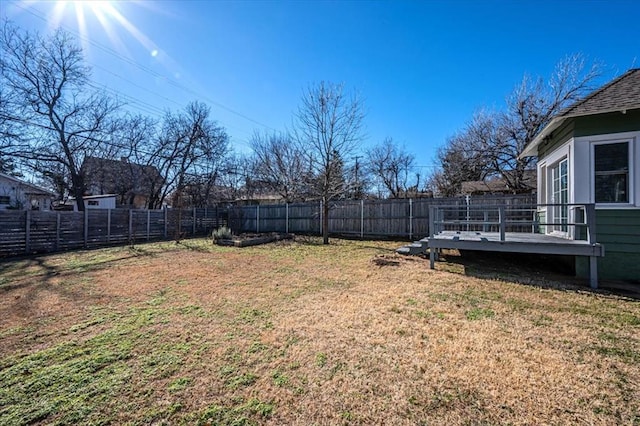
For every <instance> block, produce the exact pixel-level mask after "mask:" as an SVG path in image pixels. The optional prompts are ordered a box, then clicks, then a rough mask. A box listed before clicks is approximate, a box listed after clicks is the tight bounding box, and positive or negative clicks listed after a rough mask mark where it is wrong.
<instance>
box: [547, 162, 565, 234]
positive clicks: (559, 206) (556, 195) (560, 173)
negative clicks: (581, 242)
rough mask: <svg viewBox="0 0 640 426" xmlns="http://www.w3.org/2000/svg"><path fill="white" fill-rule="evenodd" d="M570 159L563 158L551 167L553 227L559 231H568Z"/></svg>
mask: <svg viewBox="0 0 640 426" xmlns="http://www.w3.org/2000/svg"><path fill="white" fill-rule="evenodd" d="M568 169H569V167H568V161H567V159H566V158H565V159H563V160H562V161H560V162H559V163H558V164H556V165H555V166H553V168H552V169H551V181H552V188H551V192H552V198H551V201H552V202H553V204H555V206H554V207H553V216H552V217H553V224H554V226H553V229H554V231H559V232H568V230H569V229H568V226H567V225H566V224H567V223H568V222H569V209H568V206H567V203H568V202H569V173H568Z"/></svg>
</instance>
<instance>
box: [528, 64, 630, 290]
mask: <svg viewBox="0 0 640 426" xmlns="http://www.w3.org/2000/svg"><path fill="white" fill-rule="evenodd" d="M521 156H522V157H526V156H537V157H538V166H537V167H538V203H539V204H558V203H569V204H572V203H593V204H595V207H596V241H597V242H599V243H601V244H602V245H603V246H604V249H605V256H604V257H602V258H599V259H598V276H599V278H601V279H620V280H632V281H640V68H636V69H631V70H629V71H627V72H626V73H624V74H623V75H621V76H620V77H618V78H616V79H615V80H613V81H611V82H609V83H608V84H606V85H605V86H603V87H601V88H600V89H598V90H596V91H594V92H593V93H591V94H590V95H589V96H587V97H585V98H584V99H583V100H581V101H579V102H577V103H576V104H574V105H572V106H571V107H570V108H568V109H566V110H565V111H563V112H562V113H560V114H559V115H557V116H556V117H554V118H553V119H552V121H551V122H550V123H549V124H548V125H547V126H546V127H545V128H544V129H543V130H542V131H541V132H540V133H539V134H538V135H537V136H536V138H535V139H534V140H533V141H532V142H531V143H530V144H529V145H528V146H527V147H526V148H525V150H524V151H523V153H522V154H521ZM539 213H540V216H541V217H542V218H545V219H546V222H548V223H551V222H554V223H558V222H561V221H563V220H565V221H568V222H572V219H576V218H575V217H572V215H576V214H579V213H576V212H574V211H570V209H567V208H558V207H548V208H544V207H542V208H540V212H539ZM570 228H571V227H568V228H567V227H564V228H562V227H554V226H546V227H544V228H543V232H545V233H555V234H562V233H564V236H565V237H566V238H574V237H575V235H573V234H574V233H575V232H579V231H574V230H572V229H570ZM576 272H577V274H578V275H579V276H586V275H587V274H588V261H587V259H585V258H579V257H577V258H576Z"/></svg>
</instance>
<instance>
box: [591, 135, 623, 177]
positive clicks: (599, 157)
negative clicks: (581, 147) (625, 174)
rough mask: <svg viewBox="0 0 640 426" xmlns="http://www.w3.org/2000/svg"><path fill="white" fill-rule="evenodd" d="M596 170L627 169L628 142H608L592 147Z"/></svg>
mask: <svg viewBox="0 0 640 426" xmlns="http://www.w3.org/2000/svg"><path fill="white" fill-rule="evenodd" d="M594 156H595V160H596V164H595V166H596V167H595V169H596V173H597V172H609V171H614V170H629V143H628V142H623V143H610V144H606V145H596V146H595V147H594Z"/></svg>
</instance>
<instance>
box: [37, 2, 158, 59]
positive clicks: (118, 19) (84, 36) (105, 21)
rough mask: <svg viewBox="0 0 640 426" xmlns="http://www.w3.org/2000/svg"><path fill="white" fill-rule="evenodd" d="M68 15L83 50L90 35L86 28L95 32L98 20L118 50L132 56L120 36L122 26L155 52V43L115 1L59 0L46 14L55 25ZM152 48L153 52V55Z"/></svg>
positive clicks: (87, 46)
mask: <svg viewBox="0 0 640 426" xmlns="http://www.w3.org/2000/svg"><path fill="white" fill-rule="evenodd" d="M132 3H133V2H132ZM71 17H73V18H75V19H74V21H75V25H76V26H77V28H78V32H79V33H80V36H81V43H82V47H83V49H84V50H85V51H88V50H89V40H90V39H91V34H90V33H89V31H90V30H91V31H92V32H95V27H96V26H97V25H96V24H99V27H100V28H102V30H103V31H104V32H105V34H106V35H107V37H108V38H109V41H110V42H111V44H112V45H113V46H114V47H115V48H116V50H117V51H118V52H119V53H122V54H126V55H127V56H131V52H129V49H128V48H127V43H125V42H124V41H123V40H122V38H121V34H122V31H120V30H121V29H124V30H125V32H126V33H128V34H129V35H130V36H132V37H133V38H134V39H135V40H136V41H137V42H138V43H139V44H140V45H142V46H143V47H144V48H145V49H146V50H147V51H148V52H150V53H151V55H152V56H156V55H157V52H158V49H157V46H156V45H155V44H154V43H153V42H152V41H151V40H150V39H149V38H148V37H147V36H146V35H144V34H143V33H142V32H141V31H140V30H139V29H138V28H137V27H136V26H135V25H134V24H133V23H132V22H131V21H130V20H128V19H127V18H126V17H125V16H124V15H123V14H122V12H121V11H120V10H119V8H118V2H117V1H107V0H75V1H65V0H58V1H56V2H55V6H54V8H53V10H52V12H51V14H50V16H49V26H50V27H51V28H57V27H58V26H60V25H61V24H62V22H63V21H65V20H67V19H69V18H71ZM73 18H71V19H73ZM153 52H156V55H154V54H153Z"/></svg>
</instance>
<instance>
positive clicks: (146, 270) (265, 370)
mask: <svg viewBox="0 0 640 426" xmlns="http://www.w3.org/2000/svg"><path fill="white" fill-rule="evenodd" d="M397 245H398V244H397V243H391V242H357V241H345V240H332V244H331V245H329V246H323V245H321V244H319V240H317V239H314V238H304V239H299V240H298V241H297V242H291V241H284V242H280V243H277V244H271V245H265V246H256V247H251V248H244V249H236V248H230V247H220V246H214V245H212V244H211V241H210V240H208V239H202V240H186V241H183V242H181V243H180V244H176V243H173V242H170V243H157V244H144V245H139V246H135V247H116V248H108V249H104V250H91V251H78V252H73V253H65V254H56V255H51V256H38V257H34V258H20V259H15V260H4V261H3V262H2V264H1V265H0V268H1V269H0V312H2V315H0V424H3V425H23V424H58V425H67V424H132V425H135V424H185V425H187V424H188V425H192V424H197V425H214V424H215V425H261V424H267V425H278V424H300V425H306V424H400V425H402V424H407V425H410V424H411V425H414V424H430V425H440V424H442V425H445V424H446V425H449V424H497V423H501V424H573V423H579V424H596V425H597V424H602V425H605V424H638V422H640V402H639V401H640V386H638V384H639V383H640V337H639V336H640V304H639V303H638V302H637V301H633V300H629V299H625V298H622V297H615V296H610V295H607V294H604V293H592V292H589V291H586V290H581V289H579V288H576V287H574V286H572V285H569V284H568V283H567V282H564V281H563V279H562V278H558V277H557V276H552V275H545V274H542V273H539V272H536V274H532V273H527V274H524V276H525V277H524V278H525V280H519V279H518V280H515V281H521V282H525V283H526V284H527V285H522V284H517V283H516V282H514V280H513V279H512V277H517V270H515V269H514V268H513V267H510V268H509V270H508V271H506V273H501V272H500V271H497V272H496V271H494V270H495V269H496V266H495V265H493V266H492V267H491V268H492V269H491V270H490V271H487V269H483V267H482V265H481V264H480V263H476V264H465V263H464V262H460V261H459V260H458V259H456V258H455V256H454V255H453V254H451V253H447V256H446V257H445V259H446V260H447V261H446V262H439V263H438V264H437V267H438V269H437V270H435V271H432V270H429V269H428V261H427V260H425V259H421V258H408V257H400V256H396V255H395V254H394V253H393V250H394V249H395V248H396V246H397ZM466 274H472V275H473V276H469V275H466ZM534 275H535V276H534ZM532 276H533V278H532ZM529 284H534V285H529Z"/></svg>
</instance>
